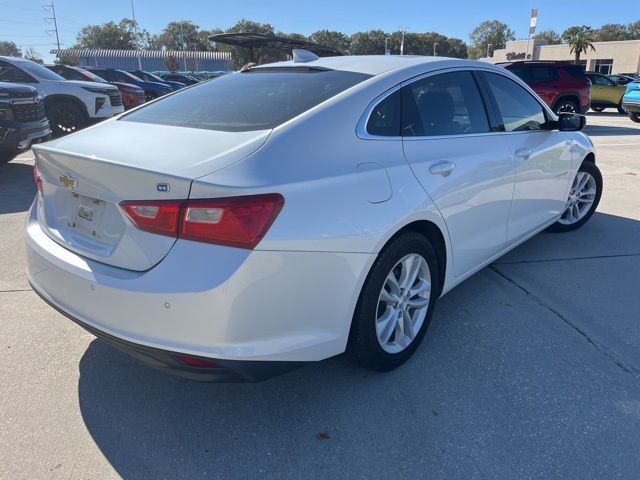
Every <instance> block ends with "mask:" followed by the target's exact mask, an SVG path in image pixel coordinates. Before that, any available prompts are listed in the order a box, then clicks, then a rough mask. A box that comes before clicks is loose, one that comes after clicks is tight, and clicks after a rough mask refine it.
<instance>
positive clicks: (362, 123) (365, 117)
mask: <svg viewBox="0 0 640 480" xmlns="http://www.w3.org/2000/svg"><path fill="white" fill-rule="evenodd" d="M503 70H504V72H502V71H499V70H495V69H494V68H487V67H483V66H482V65H478V66H476V67H468V66H465V67H448V68H440V69H437V70H431V71H430V72H427V73H421V74H419V75H416V76H414V77H411V78H408V79H407V80H404V81H402V82H401V83H399V84H397V85H395V86H393V87H391V88H389V89H387V90H385V91H384V92H383V93H381V94H380V95H378V96H377V97H376V98H374V99H373V100H372V101H371V102H369V104H368V105H367V107H366V108H365V110H364V112H363V113H362V115H361V116H360V120H358V123H357V125H356V135H357V136H358V137H359V138H361V139H363V140H383V141H385V140H386V141H389V140H393V141H397V140H410V141H416V140H429V139H443V138H461V137H462V138H467V137H482V136H487V135H505V134H506V135H513V134H523V133H536V132H548V131H549V130H526V131H519V132H482V133H460V134H456V135H419V136H406V137H403V136H402V135H394V136H385V135H372V134H370V133H369V132H368V131H367V123H369V118H370V117H371V113H372V112H373V110H374V109H375V108H376V107H377V106H378V104H379V103H380V102H382V101H383V100H385V99H386V98H387V97H388V96H390V95H393V94H394V93H395V92H397V91H398V90H400V89H401V88H404V87H406V86H407V85H410V84H412V83H414V82H419V81H420V80H422V79H424V78H427V77H432V76H434V75H440V74H443V73H450V72H460V71H462V72H478V71H479V72H487V73H494V74H496V75H501V76H503V77H505V78H508V79H509V80H511V81H513V82H515V83H516V84H517V85H520V86H521V87H523V88H524V90H525V91H526V92H527V93H529V94H531V96H532V97H533V99H534V100H535V101H536V102H538V104H539V105H540V106H541V107H542V109H543V110H544V111H545V112H546V114H547V115H548V116H549V118H550V119H553V120H557V119H558V117H557V116H556V114H555V113H554V112H553V111H552V110H551V108H550V107H549V106H548V105H547V104H546V103H544V102H541V101H540V100H539V98H538V96H537V94H536V93H535V92H534V91H533V90H532V89H531V87H529V85H527V84H526V83H524V82H523V81H522V80H521V79H520V78H518V77H517V76H516V75H514V74H513V73H511V72H509V71H508V70H507V69H503ZM478 90H480V88H478ZM478 93H480V94H481V95H482V92H480V91H479V92H478Z"/></svg>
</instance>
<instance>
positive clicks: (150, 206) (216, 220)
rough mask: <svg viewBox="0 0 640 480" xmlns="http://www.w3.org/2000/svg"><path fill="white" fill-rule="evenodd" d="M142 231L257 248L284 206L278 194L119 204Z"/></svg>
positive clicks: (282, 198)
mask: <svg viewBox="0 0 640 480" xmlns="http://www.w3.org/2000/svg"><path fill="white" fill-rule="evenodd" d="M120 205H121V206H122V208H123V209H124V211H125V212H126V214H127V216H128V217H129V218H130V219H131V221H132V222H133V223H134V224H135V225H136V226H137V227H138V228H140V229H141V230H146V231H149V232H153V233H159V234H162V235H170V236H173V237H179V238H184V239H187V240H193V241H197V242H207V243H216V244H219V245H229V246H233V247H239V248H249V249H252V248H255V246H256V245H257V244H258V243H259V242H260V240H262V237H264V235H265V233H267V230H269V227H270V226H271V224H272V223H273V221H274V220H275V219H276V217H277V216H278V213H280V210H281V209H282V206H283V205H284V197H283V196H282V195H280V194H277V193H269V194H264V195H251V196H245V197H228V198H218V199H207V200H185V201H179V200H177V201H153V200H151V201H127V202H122V203H121V204H120Z"/></svg>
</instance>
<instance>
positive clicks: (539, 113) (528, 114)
mask: <svg viewBox="0 0 640 480" xmlns="http://www.w3.org/2000/svg"><path fill="white" fill-rule="evenodd" d="M483 75H484V76H485V78H486V80H487V83H488V85H489V89H490V91H491V93H492V94H493V96H494V98H495V100H496V103H497V106H498V111H499V112H500V115H501V117H502V122H503V125H504V129H505V130H506V131H507V132H520V131H529V130H542V129H543V128H544V125H545V123H546V121H547V119H546V116H545V114H544V109H543V108H542V105H540V103H539V102H538V101H537V100H536V99H535V98H533V96H532V95H531V94H530V93H529V92H527V91H526V90H525V89H524V88H522V87H521V86H520V85H518V84H517V83H516V82H514V81H513V80H511V79H509V78H507V77H505V76H503V75H498V74H495V73H483Z"/></svg>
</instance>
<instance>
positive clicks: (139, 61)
mask: <svg viewBox="0 0 640 480" xmlns="http://www.w3.org/2000/svg"><path fill="white" fill-rule="evenodd" d="M131 17H132V18H133V34H134V35H135V42H136V50H137V51H138V70H142V58H140V44H139V43H138V22H136V11H135V10H134V8H133V0H131Z"/></svg>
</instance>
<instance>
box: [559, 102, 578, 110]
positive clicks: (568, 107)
mask: <svg viewBox="0 0 640 480" xmlns="http://www.w3.org/2000/svg"><path fill="white" fill-rule="evenodd" d="M556 113H576V106H575V105H574V104H573V103H571V102H566V103H561V104H560V105H558V109H557V110H556Z"/></svg>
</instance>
